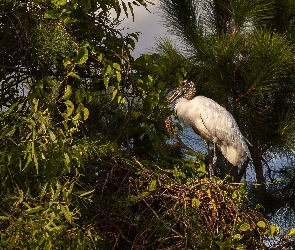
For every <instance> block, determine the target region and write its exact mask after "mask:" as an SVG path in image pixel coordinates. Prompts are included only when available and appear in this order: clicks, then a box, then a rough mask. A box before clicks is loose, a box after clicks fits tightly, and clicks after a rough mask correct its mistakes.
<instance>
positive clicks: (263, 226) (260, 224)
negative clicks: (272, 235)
mask: <svg viewBox="0 0 295 250" xmlns="http://www.w3.org/2000/svg"><path fill="white" fill-rule="evenodd" d="M257 226H258V227H260V228H265V226H266V224H265V222H264V221H262V220H261V221H258V222H257Z"/></svg>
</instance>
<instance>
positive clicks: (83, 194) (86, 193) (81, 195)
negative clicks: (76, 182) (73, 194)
mask: <svg viewBox="0 0 295 250" xmlns="http://www.w3.org/2000/svg"><path fill="white" fill-rule="evenodd" d="M94 190H95V189H93V190H90V191H87V192H84V193H82V194H80V195H79V197H83V196H86V195H88V194H91V193H93V192H94Z"/></svg>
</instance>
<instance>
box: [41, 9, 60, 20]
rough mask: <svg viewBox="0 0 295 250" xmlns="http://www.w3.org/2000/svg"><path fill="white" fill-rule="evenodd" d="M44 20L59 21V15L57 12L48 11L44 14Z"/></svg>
mask: <svg viewBox="0 0 295 250" xmlns="http://www.w3.org/2000/svg"><path fill="white" fill-rule="evenodd" d="M44 18H47V19H57V18H58V14H57V12H56V11H55V10H48V11H46V12H45V14H44Z"/></svg>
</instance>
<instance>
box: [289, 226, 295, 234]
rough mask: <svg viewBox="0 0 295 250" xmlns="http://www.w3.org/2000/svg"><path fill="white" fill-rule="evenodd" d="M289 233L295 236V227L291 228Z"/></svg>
mask: <svg viewBox="0 0 295 250" xmlns="http://www.w3.org/2000/svg"><path fill="white" fill-rule="evenodd" d="M288 235H289V236H295V228H294V227H293V228H291V229H290V230H289V232H288Z"/></svg>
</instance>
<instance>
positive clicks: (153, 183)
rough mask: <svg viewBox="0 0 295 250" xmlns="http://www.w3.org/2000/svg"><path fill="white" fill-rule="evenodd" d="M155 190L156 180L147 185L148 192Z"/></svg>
mask: <svg viewBox="0 0 295 250" xmlns="http://www.w3.org/2000/svg"><path fill="white" fill-rule="evenodd" d="M156 189H157V180H152V181H151V183H150V185H149V191H150V192H152V191H155V190H156Z"/></svg>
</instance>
